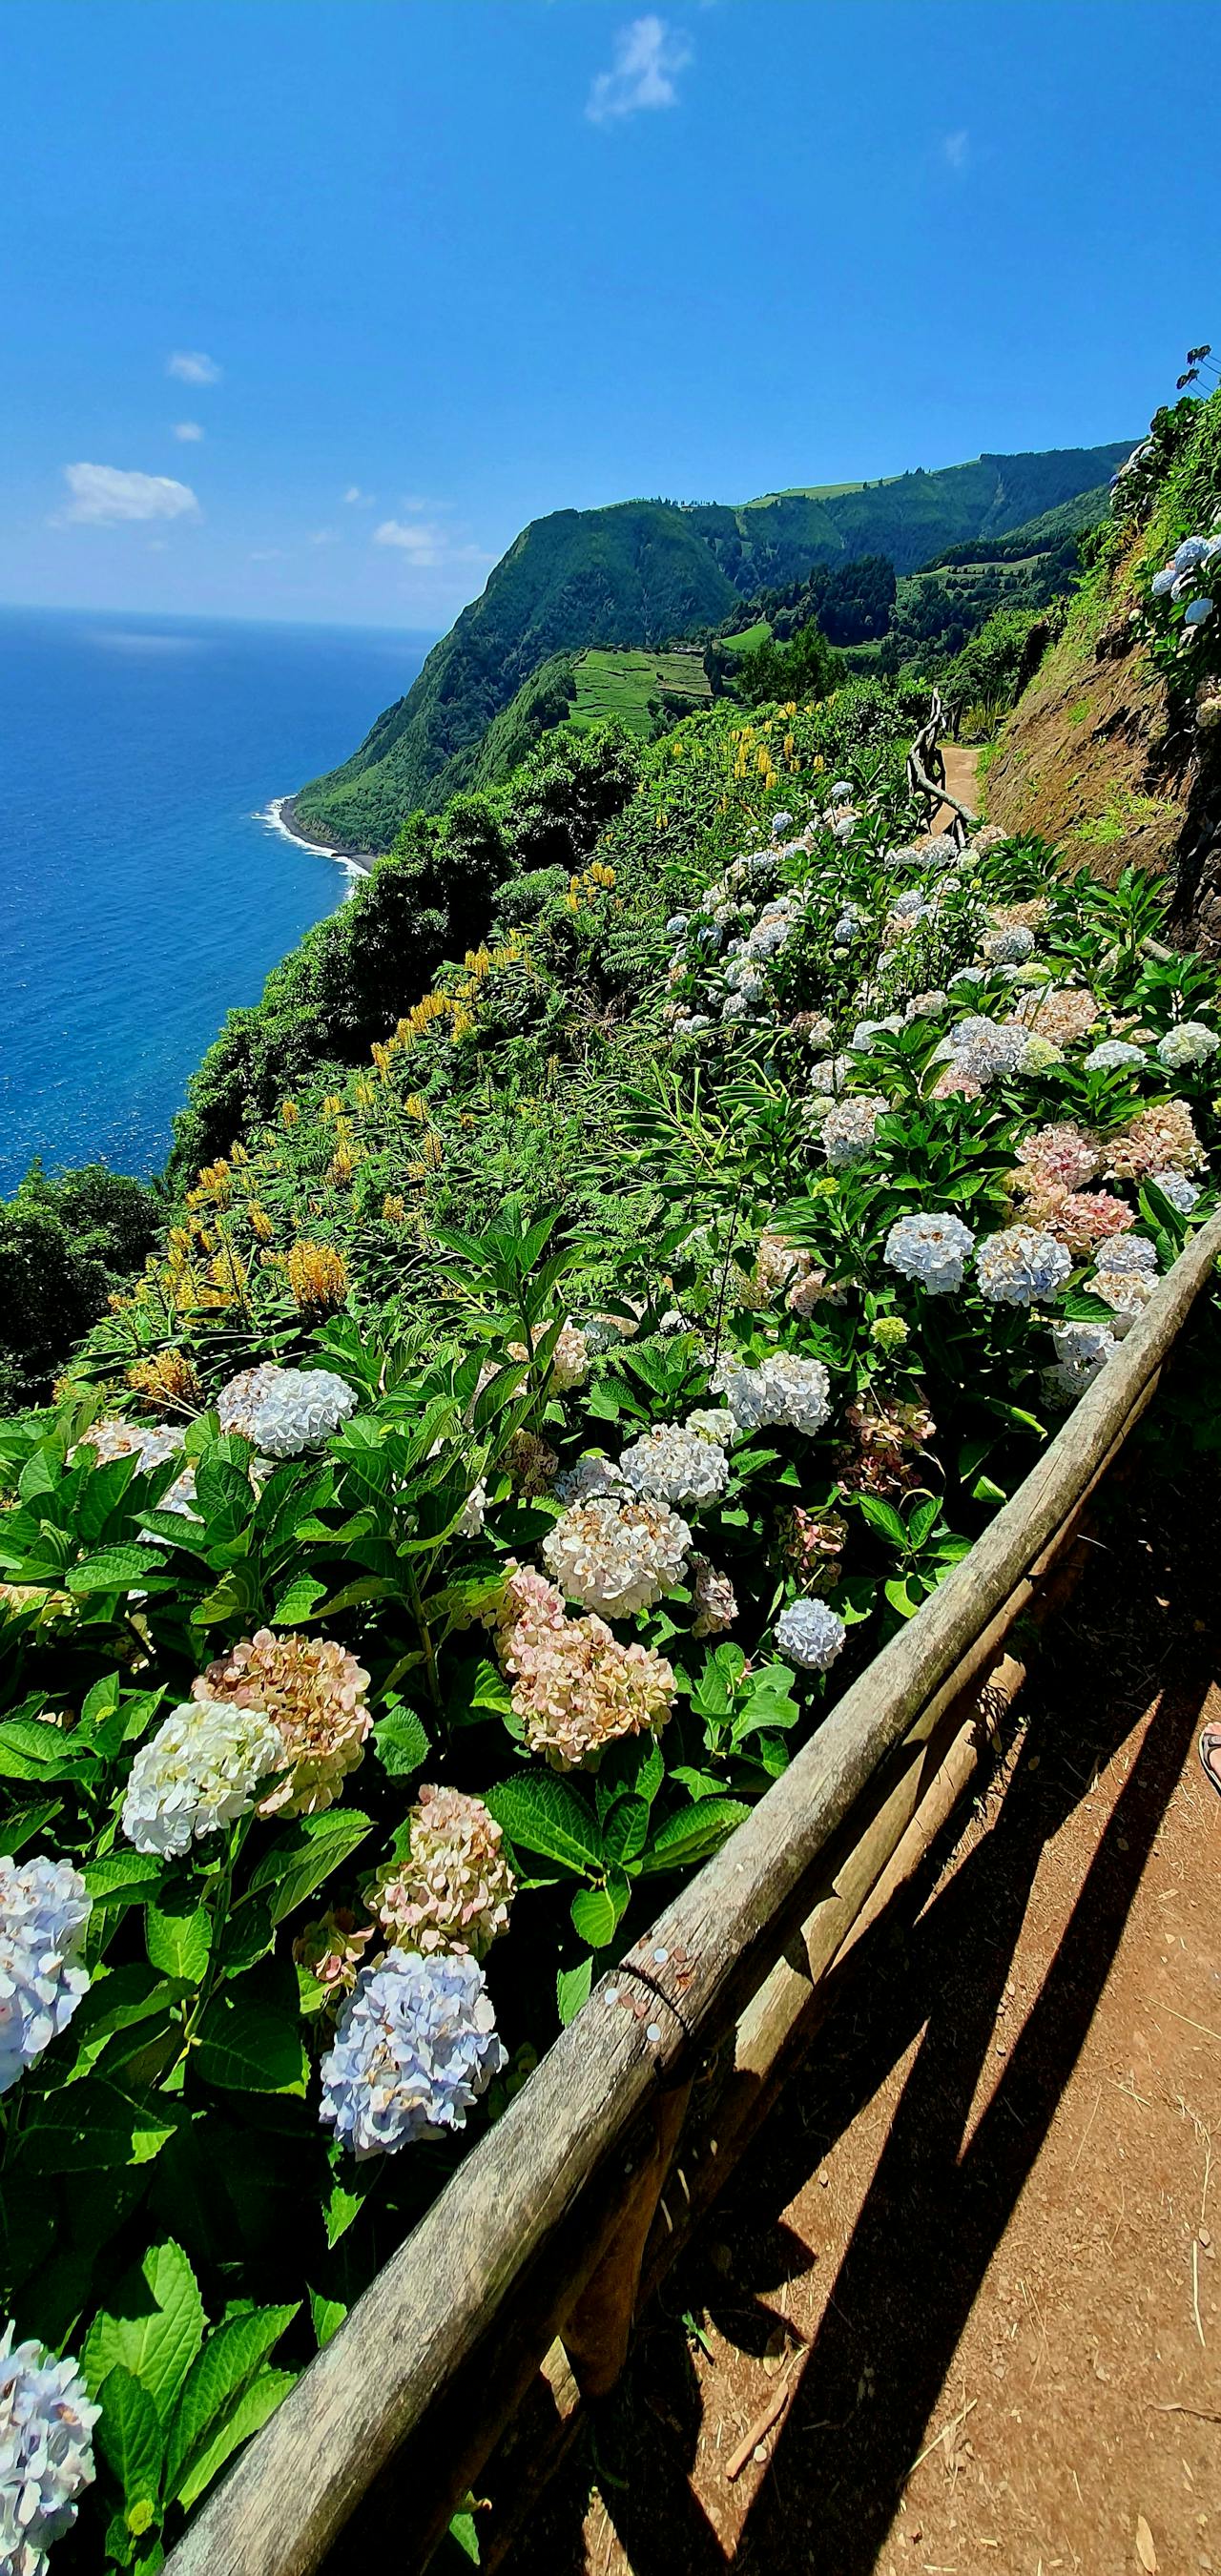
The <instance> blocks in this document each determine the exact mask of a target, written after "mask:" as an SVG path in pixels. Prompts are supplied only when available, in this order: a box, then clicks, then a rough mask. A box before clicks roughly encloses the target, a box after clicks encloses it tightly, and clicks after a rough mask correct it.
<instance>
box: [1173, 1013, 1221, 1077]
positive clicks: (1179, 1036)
mask: <svg viewBox="0 0 1221 2576" xmlns="http://www.w3.org/2000/svg"><path fill="white" fill-rule="evenodd" d="M1218 1046H1221V1038H1218V1037H1217V1035H1216V1033H1215V1031H1214V1030H1212V1029H1210V1028H1206V1027H1205V1024H1204V1022H1203V1020H1180V1021H1179V1022H1178V1025H1177V1026H1176V1027H1175V1028H1173V1029H1167V1031H1166V1035H1165V1037H1164V1038H1160V1039H1159V1040H1158V1049H1157V1053H1158V1061H1159V1063H1161V1064H1164V1065H1165V1067H1166V1070H1167V1072H1168V1073H1182V1072H1183V1071H1184V1070H1185V1069H1187V1068H1189V1067H1190V1066H1192V1065H1197V1064H1207V1062H1208V1059H1209V1057H1210V1055H1215V1054H1216V1052H1217V1048H1218Z"/></svg>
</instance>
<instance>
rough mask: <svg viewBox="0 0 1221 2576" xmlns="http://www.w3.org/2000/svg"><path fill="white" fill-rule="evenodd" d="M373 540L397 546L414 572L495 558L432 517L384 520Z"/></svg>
mask: <svg viewBox="0 0 1221 2576" xmlns="http://www.w3.org/2000/svg"><path fill="white" fill-rule="evenodd" d="M411 506H412V504H411V503H410V501H405V502H404V503H403V508H404V509H410V508H411ZM440 506H441V505H440V503H436V504H434V507H437V508H439V507H440ZM373 543H374V545H375V546H394V547H396V548H397V549H398V550H399V551H400V553H402V554H404V555H406V556H407V557H408V559H409V562H410V565H411V569H412V571H413V572H414V571H416V570H419V571H421V572H425V571H434V570H435V569H436V568H437V567H438V566H440V565H445V566H451V565H452V566H454V567H457V566H458V565H459V564H486V563H492V562H494V561H495V557H494V556H492V555H489V554H485V552H484V550H483V547H482V546H476V545H471V544H469V543H466V542H465V541H463V540H461V539H460V538H459V537H458V535H457V534H456V533H455V531H454V529H453V528H444V527H441V526H439V525H438V523H437V521H436V520H435V519H383V520H382V521H381V523H380V525H379V526H378V527H376V528H375V529H374V531H373Z"/></svg>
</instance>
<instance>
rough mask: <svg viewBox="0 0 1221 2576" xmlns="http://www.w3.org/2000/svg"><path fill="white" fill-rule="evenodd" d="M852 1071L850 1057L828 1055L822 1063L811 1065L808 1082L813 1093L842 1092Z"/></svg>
mask: <svg viewBox="0 0 1221 2576" xmlns="http://www.w3.org/2000/svg"><path fill="white" fill-rule="evenodd" d="M851 1071H852V1058H851V1056H850V1055H828V1056H824V1057H823V1058H822V1061H821V1063H819V1064H812V1065H811V1067H810V1070H809V1073H808V1074H807V1076H806V1080H807V1082H808V1084H809V1088H810V1090H811V1091H816V1092H828V1093H829V1092H834V1091H842V1089H843V1087H844V1084H845V1082H846V1081H847V1079H848V1076H849V1074H850V1073H851Z"/></svg>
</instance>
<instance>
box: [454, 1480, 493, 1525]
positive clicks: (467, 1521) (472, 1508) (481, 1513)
mask: <svg viewBox="0 0 1221 2576" xmlns="http://www.w3.org/2000/svg"><path fill="white" fill-rule="evenodd" d="M487 1508H488V1489H487V1486H486V1484H485V1483H484V1481H483V1478H482V1476H481V1477H480V1479H479V1482H478V1484H477V1485H474V1486H472V1488H471V1491H470V1493H469V1494H468V1495H467V1498H466V1507H465V1510H464V1511H463V1514H462V1518H461V1520H460V1521H459V1523H458V1526H457V1529H456V1531H455V1532H454V1535H455V1537H456V1538H479V1537H480V1536H481V1535H482V1531H483V1524H484V1520H485V1518H486V1516H487Z"/></svg>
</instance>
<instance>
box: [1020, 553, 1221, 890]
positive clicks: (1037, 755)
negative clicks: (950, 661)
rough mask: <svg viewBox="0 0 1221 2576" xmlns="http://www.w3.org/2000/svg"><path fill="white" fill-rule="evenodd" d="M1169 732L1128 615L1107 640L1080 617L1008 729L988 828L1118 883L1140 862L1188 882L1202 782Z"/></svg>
mask: <svg viewBox="0 0 1221 2576" xmlns="http://www.w3.org/2000/svg"><path fill="white" fill-rule="evenodd" d="M1121 603H1122V594H1121ZM1165 731H1166V715H1165V697H1164V692H1163V690H1162V687H1161V684H1160V682H1159V681H1158V680H1157V678H1156V676H1155V675H1154V674H1152V673H1151V672H1150V671H1149V670H1148V668H1147V666H1146V664H1145V662H1144V659H1143V656H1142V655H1141V654H1140V653H1139V652H1138V651H1137V650H1135V649H1134V647H1133V643H1132V638H1131V632H1130V629H1129V626H1128V622H1127V615H1126V610H1124V609H1123V608H1122V604H1121V612H1120V615H1119V616H1118V618H1113V620H1112V622H1111V623H1110V624H1108V625H1107V626H1105V627H1104V628H1103V629H1102V631H1101V632H1093V631H1091V621H1090V619H1089V617H1088V615H1086V614H1084V613H1083V614H1081V615H1079V616H1077V617H1075V618H1074V619H1073V620H1071V621H1070V624H1069V627H1068V629H1067V631H1066V633H1065V635H1064V636H1063V637H1062V639H1061V641H1060V642H1059V643H1058V644H1057V645H1055V646H1054V647H1053V649H1052V651H1051V652H1050V653H1049V655H1048V657H1047V660H1046V661H1045V662H1044V664H1043V665H1042V668H1041V669H1040V670H1039V671H1038V672H1037V673H1036V675H1035V678H1034V679H1033V681H1032V682H1031V685H1030V687H1029V688H1028V689H1027V691H1026V693H1025V696H1024V697H1023V698H1022V700H1021V702H1020V704H1019V706H1018V707H1017V710H1016V712H1015V713H1014V715H1013V716H1011V718H1010V720H1009V723H1008V724H1007V726H1006V728H1005V732H1004V735H1003V737H1002V743H1001V749H1000V751H999V753H998V754H997V757H996V759H995V760H994V761H993V763H992V767H991V769H990V771H989V773H988V819H989V821H990V822H993V823H1000V824H1002V825H1004V827H1005V828H1006V829H1007V830H1010V831H1028V832H1039V833H1041V834H1042V835H1043V837H1044V839H1046V840H1048V841H1052V842H1054V843H1056V844H1057V845H1058V846H1059V847H1062V848H1063V849H1064V850H1065V851H1066V853H1067V854H1068V855H1069V857H1070V858H1071V857H1074V856H1079V857H1081V858H1083V859H1085V860H1087V861H1088V863H1089V865H1090V866H1091V867H1092V868H1094V869H1095V871H1096V872H1097V873H1098V874H1099V875H1101V876H1104V877H1107V878H1113V877H1114V876H1116V875H1117V874H1118V872H1119V869H1120V868H1121V867H1122V866H1123V865H1124V864H1125V862H1126V861H1129V860H1131V861H1134V862H1135V863H1137V864H1138V865H1140V866H1142V867H1152V868H1157V869H1161V870H1165V871H1166V872H1167V873H1169V874H1172V875H1177V872H1178V865H1179V849H1180V842H1181V840H1182V837H1183V833H1184V828H1185V824H1186V820H1187V808H1188V801H1189V795H1190V787H1191V780H1190V777H1189V774H1188V772H1187V770H1186V769H1185V767H1183V766H1181V765H1178V766H1176V764H1175V763H1174V761H1173V759H1168V756H1167V747H1166V740H1165Z"/></svg>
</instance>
